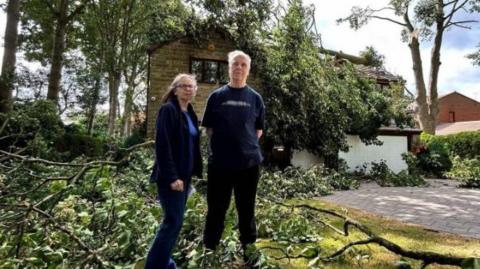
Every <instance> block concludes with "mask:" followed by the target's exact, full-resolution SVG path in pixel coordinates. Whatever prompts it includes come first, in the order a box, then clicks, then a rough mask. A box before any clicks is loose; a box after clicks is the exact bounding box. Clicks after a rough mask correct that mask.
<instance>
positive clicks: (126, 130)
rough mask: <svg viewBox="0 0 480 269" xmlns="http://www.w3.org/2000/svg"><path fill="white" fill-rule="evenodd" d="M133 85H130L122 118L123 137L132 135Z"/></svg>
mask: <svg viewBox="0 0 480 269" xmlns="http://www.w3.org/2000/svg"><path fill="white" fill-rule="evenodd" d="M132 84H133V83H129V85H128V88H127V90H126V92H125V106H124V112H123V117H122V130H121V132H120V134H121V136H129V135H130V126H131V120H130V118H131V114H132V108H133V92H134V89H135V88H134V85H132Z"/></svg>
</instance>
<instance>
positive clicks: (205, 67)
mask: <svg viewBox="0 0 480 269" xmlns="http://www.w3.org/2000/svg"><path fill="white" fill-rule="evenodd" d="M190 73H192V74H194V75H195V76H196V78H197V81H198V82H201V83H212V84H214V83H220V84H226V83H227V82H228V63H227V62H225V61H217V60H206V59H197V58H192V59H191V60H190Z"/></svg>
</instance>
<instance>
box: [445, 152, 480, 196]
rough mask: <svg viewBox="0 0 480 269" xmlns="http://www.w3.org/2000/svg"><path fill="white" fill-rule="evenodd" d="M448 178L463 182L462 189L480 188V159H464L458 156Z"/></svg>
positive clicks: (454, 159)
mask: <svg viewBox="0 0 480 269" xmlns="http://www.w3.org/2000/svg"><path fill="white" fill-rule="evenodd" d="M447 176H449V177H451V178H455V179H457V180H459V181H460V182H462V187H469V188H480V159H462V158H460V157H459V156H456V157H455V158H453V167H452V169H451V170H450V172H449V173H447Z"/></svg>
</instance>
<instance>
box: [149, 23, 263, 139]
mask: <svg viewBox="0 0 480 269" xmlns="http://www.w3.org/2000/svg"><path fill="white" fill-rule="evenodd" d="M198 36H200V38H198V39H197V38H194V37H192V36H182V37H179V38H176V39H173V40H170V41H166V42H162V43H160V44H156V45H154V46H152V47H150V48H149V49H148V51H147V52H148V85H149V86H148V92H147V119H146V120H147V137H153V136H154V132H155V120H156V116H157V112H158V109H159V107H160V105H161V103H160V100H161V98H162V96H163V95H164V93H165V92H166V91H167V88H168V86H169V85H170V83H171V82H172V80H173V78H174V77H175V76H176V75H177V74H179V73H192V74H195V75H196V78H197V82H198V90H197V96H196V97H195V100H194V101H193V102H192V104H193V106H194V107H195V110H196V112H197V113H198V116H199V118H200V119H201V118H202V117H203V112H204V109H205V105H206V101H207V98H208V96H209V95H210V93H211V92H212V91H213V90H214V89H216V88H218V87H219V86H221V85H224V84H225V83H227V82H228V62H227V54H228V52H230V51H232V50H235V49H237V48H236V46H235V44H234V42H233V41H232V40H233V39H232V38H231V37H230V36H229V35H228V34H227V33H225V32H224V31H220V30H206V31H203V32H201V33H198ZM250 73H251V74H250V76H249V79H248V84H249V85H251V86H252V87H253V88H255V89H256V90H258V91H260V92H261V89H260V87H259V86H260V83H259V80H258V79H257V76H256V72H255V66H252V70H251V72H250Z"/></svg>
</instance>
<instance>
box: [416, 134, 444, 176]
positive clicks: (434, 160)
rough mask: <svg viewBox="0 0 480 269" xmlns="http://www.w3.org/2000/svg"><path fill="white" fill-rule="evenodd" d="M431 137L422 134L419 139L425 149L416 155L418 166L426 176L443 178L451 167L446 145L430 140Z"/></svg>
mask: <svg viewBox="0 0 480 269" xmlns="http://www.w3.org/2000/svg"><path fill="white" fill-rule="evenodd" d="M432 137H433V136H432V135H429V134H427V133H422V134H421V135H420V139H421V140H422V141H423V142H424V143H425V145H426V148H425V149H424V150H422V151H420V152H418V153H417V159H418V166H419V167H420V169H421V170H422V171H424V172H425V173H427V174H433V175H435V176H436V177H443V174H444V173H445V172H448V171H449V170H450V168H451V167H452V162H451V160H450V157H449V155H448V148H447V145H445V144H443V143H441V142H439V141H436V140H435V139H432Z"/></svg>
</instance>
